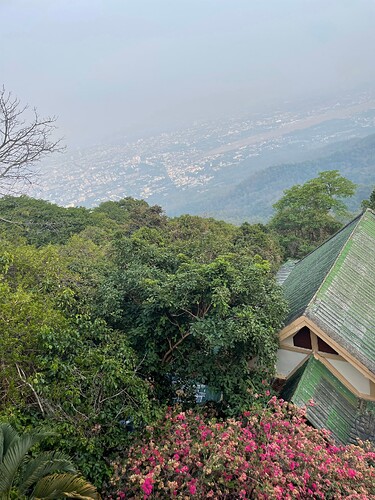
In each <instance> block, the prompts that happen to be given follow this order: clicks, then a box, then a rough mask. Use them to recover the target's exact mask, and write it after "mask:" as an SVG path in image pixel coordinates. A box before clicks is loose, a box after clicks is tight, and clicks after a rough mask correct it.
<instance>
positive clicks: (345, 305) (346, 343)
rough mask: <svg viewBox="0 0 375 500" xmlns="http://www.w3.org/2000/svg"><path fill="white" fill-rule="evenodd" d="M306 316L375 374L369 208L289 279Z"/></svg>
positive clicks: (293, 307)
mask: <svg viewBox="0 0 375 500" xmlns="http://www.w3.org/2000/svg"><path fill="white" fill-rule="evenodd" d="M283 289H284V293H285V296H286V299H287V301H288V302H289V307H290V314H289V317H288V319H287V323H290V322H291V321H293V320H294V319H296V318H298V317H299V316H301V315H305V316H307V317H308V318H310V319H311V320H312V321H313V322H314V323H315V324H317V325H318V326H319V327H320V328H321V329H322V330H323V331H324V332H325V333H326V334H328V335H329V336H330V337H331V338H332V339H334V340H335V341H336V342H337V343H338V344H340V345H341V346H342V347H344V348H345V349H346V350H347V351H348V352H350V353H351V354H352V355H353V356H354V357H355V358H356V359H358V361H360V362H361V363H363V364H364V365H365V366H366V367H367V368H369V369H370V370H371V371H372V372H373V373H375V214H374V212H372V211H371V210H366V212H364V213H363V214H362V215H361V216H359V217H357V218H356V219H354V220H353V221H352V222H350V223H349V224H348V225H347V226H345V227H344V228H343V229H342V230H341V231H339V232H338V233H336V234H335V235H334V236H333V237H332V238H330V239H329V240H328V241H326V242H325V243H324V244H323V245H321V246H320V247H318V248H317V249H316V250H314V251H313V252H312V253H310V254H309V255H307V256H306V257H305V258H304V259H302V260H301V261H299V262H298V263H297V264H296V266H295V267H294V269H293V270H292V271H291V273H290V275H289V276H288V278H287V279H286V280H285V282H284V284H283Z"/></svg>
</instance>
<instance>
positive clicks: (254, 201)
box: [189, 135, 375, 223]
mask: <svg viewBox="0 0 375 500" xmlns="http://www.w3.org/2000/svg"><path fill="white" fill-rule="evenodd" d="M324 170H339V172H340V173H341V174H342V175H343V176H345V177H347V178H348V179H350V180H351V181H353V182H354V183H356V184H357V185H358V188H357V192H356V195H355V196H354V197H353V198H352V199H351V200H350V202H349V206H350V208H351V209H352V210H358V208H359V207H360V204H361V200H362V199H363V198H366V197H368V195H369V194H370V192H371V186H372V185H373V184H374V183H375V135H370V136H368V137H365V138H364V139H359V140H358V139H355V140H351V141H345V142H343V143H336V144H334V145H330V146H329V147H327V148H326V149H322V150H321V156H320V157H318V158H316V159H313V160H309V161H304V162H301V163H292V164H288V163H286V164H282V165H276V166H272V167H268V168H266V169H265V170H261V171H257V172H255V173H253V174H251V175H250V176H248V177H245V178H244V180H241V182H240V183H239V184H237V185H236V186H234V187H231V188H229V190H228V188H227V187H223V188H222V190H221V192H220V191H219V192H216V193H215V194H214V195H210V193H205V199H202V198H200V199H195V200H194V199H193V200H192V202H191V204H190V206H189V209H190V213H206V214H209V215H211V216H213V217H217V218H222V219H225V220H228V221H232V222H235V223H240V222H241V221H244V220H250V221H260V220H263V221H265V220H266V219H268V218H269V217H270V216H271V214H272V205H273V203H275V202H276V201H277V200H278V199H279V198H280V197H281V195H282V192H283V190H284V189H288V188H290V187H292V186H293V185H294V184H297V183H303V182H305V181H307V180H308V179H311V178H313V177H315V176H316V175H317V174H318V173H319V172H321V171H324ZM233 177H234V178H235V172H233Z"/></svg>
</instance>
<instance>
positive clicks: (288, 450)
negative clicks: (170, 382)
mask: <svg viewBox="0 0 375 500" xmlns="http://www.w3.org/2000/svg"><path fill="white" fill-rule="evenodd" d="M112 487H113V492H114V493H113V495H112V496H111V495H109V493H108V495H109V496H107V498H119V499H121V498H126V499H148V498H150V499H151V498H155V499H156V498H180V499H185V500H187V499H190V498H195V499H202V498H215V499H225V498H242V499H253V498H257V499H275V500H284V499H285V500H288V499H309V498H311V499H319V498H321V499H344V498H350V499H362V500H367V499H371V498H374V499H375V453H374V451H372V450H371V449H370V447H369V445H365V444H363V443H361V445H360V446H354V445H350V446H337V445H335V444H334V443H333V442H331V440H330V438H329V434H328V433H327V431H324V430H323V431H319V430H316V429H313V428H312V427H310V426H309V425H308V424H307V423H306V421H305V418H304V411H303V410H299V409H297V408H295V407H294V406H292V405H290V404H289V403H286V402H284V401H282V400H277V399H276V397H273V398H272V399H271V400H270V401H269V403H268V406H267V408H266V409H264V410H262V411H260V412H259V410H255V409H254V410H252V411H248V412H245V414H244V415H243V416H242V418H240V419H228V420H225V421H222V422H220V421H217V420H215V419H207V418H205V417H204V416H201V415H197V414H194V413H193V412H192V411H187V412H181V411H178V412H175V411H173V410H170V411H169V412H168V413H167V414H166V415H165V418H164V421H163V422H162V423H160V424H159V425H157V426H155V427H149V428H148V429H147V435H146V436H144V437H143V438H142V439H141V440H139V441H138V442H137V443H136V444H135V445H134V446H133V447H132V448H130V450H129V452H128V455H127V457H125V458H124V460H123V461H121V462H119V463H117V464H115V473H114V475H113V477H112Z"/></svg>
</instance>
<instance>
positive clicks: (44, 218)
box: [0, 196, 90, 246]
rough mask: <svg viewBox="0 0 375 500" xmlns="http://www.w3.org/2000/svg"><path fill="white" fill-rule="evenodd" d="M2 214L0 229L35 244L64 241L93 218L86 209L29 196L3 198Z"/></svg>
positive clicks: (8, 235)
mask: <svg viewBox="0 0 375 500" xmlns="http://www.w3.org/2000/svg"><path fill="white" fill-rule="evenodd" d="M0 213H1V218H0V232H3V233H5V234H6V236H7V238H8V239H9V238H10V237H13V238H17V237H18V238H20V237H21V238H24V239H25V240H26V241H27V242H28V243H29V244H33V245H36V246H42V245H46V244H48V243H64V242H66V241H67V240H68V238H69V237H70V236H71V235H72V234H76V233H79V232H80V231H82V230H83V229H84V228H85V227H86V226H87V225H88V224H89V220H90V212H89V211H88V210H87V209H85V208H82V207H80V208H63V207H59V206H57V205H54V204H52V203H49V202H47V201H43V200H35V199H33V198H29V197H28V196H19V197H15V196H4V197H3V198H0Z"/></svg>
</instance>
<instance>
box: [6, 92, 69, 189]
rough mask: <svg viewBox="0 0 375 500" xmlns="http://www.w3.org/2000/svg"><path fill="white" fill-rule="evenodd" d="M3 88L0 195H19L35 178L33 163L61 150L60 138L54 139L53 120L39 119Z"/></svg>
mask: <svg viewBox="0 0 375 500" xmlns="http://www.w3.org/2000/svg"><path fill="white" fill-rule="evenodd" d="M28 109H29V108H28V106H22V105H21V103H20V101H19V99H17V98H16V97H14V96H13V95H12V93H11V92H7V91H6V90H5V88H4V87H2V89H0V196H2V195H4V194H19V193H20V192H22V189H23V188H24V187H25V186H26V185H28V184H31V182H32V180H33V178H34V177H35V175H36V170H35V164H36V163H37V162H39V161H40V160H41V159H42V158H44V157H45V156H47V155H48V154H50V153H53V152H55V151H60V150H61V149H63V148H62V147H61V139H58V140H53V139H52V135H53V131H54V130H55V128H56V127H55V122H56V118H55V117H54V116H52V117H47V118H41V117H40V116H39V115H38V112H37V110H36V109H35V108H34V109H33V110H30V115H31V116H30V119H29V120H28V121H26V120H25V116H26V115H27V114H28Z"/></svg>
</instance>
